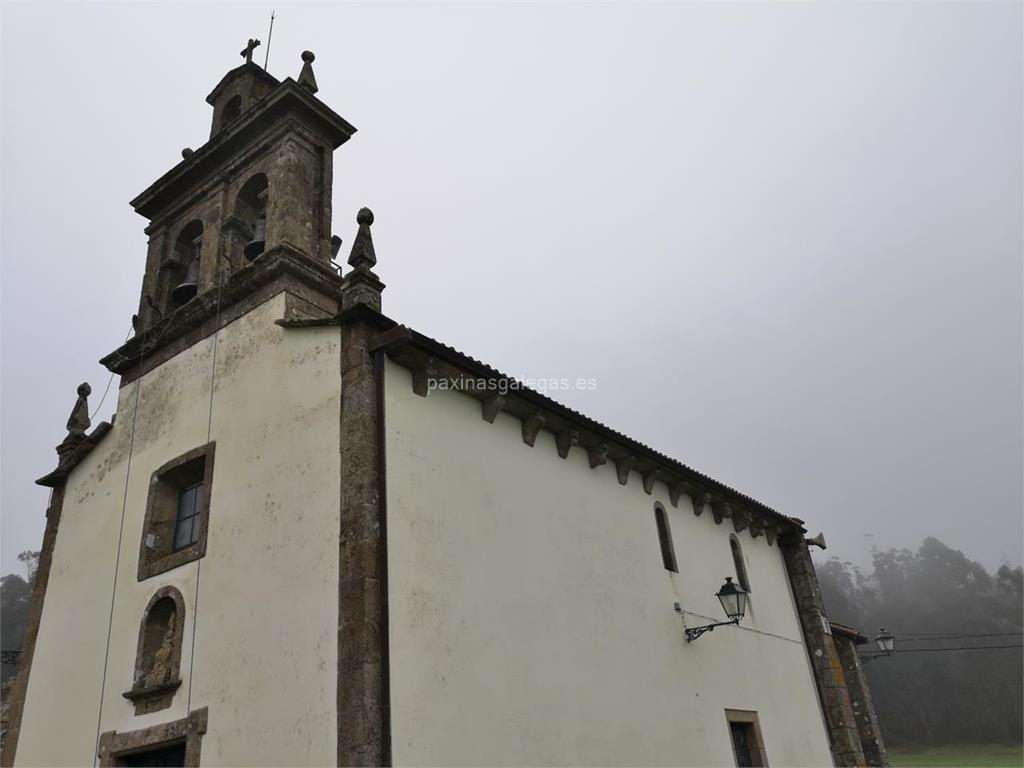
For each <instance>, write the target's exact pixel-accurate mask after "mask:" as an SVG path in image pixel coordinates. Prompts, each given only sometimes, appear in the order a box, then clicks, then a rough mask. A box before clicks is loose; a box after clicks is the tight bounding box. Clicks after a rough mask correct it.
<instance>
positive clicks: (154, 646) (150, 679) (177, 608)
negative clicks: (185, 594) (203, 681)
mask: <svg viewBox="0 0 1024 768" xmlns="http://www.w3.org/2000/svg"><path fill="white" fill-rule="evenodd" d="M184 629H185V601H184V600H183V599H182V597H181V592H179V591H178V590H177V589H175V588H174V587H171V586H167V587H161V588H160V589H158V590H157V591H156V593H155V594H154V595H153V597H152V598H150V600H149V604H148V605H147V606H146V610H145V612H144V613H143V614H142V623H141V625H140V626H139V641H138V648H137V650H136V653H135V674H134V679H133V681H132V687H131V689H130V690H128V691H125V693H124V694H123V695H124V697H125V698H126V699H128V700H129V701H132V702H134V704H135V714H136V715H143V714H147V713H149V712H159V711H160V710H161V709H167V707H169V706H171V701H172V700H173V699H174V693H175V691H177V690H178V688H179V686H181V675H180V669H181V642H182V637H183V636H184Z"/></svg>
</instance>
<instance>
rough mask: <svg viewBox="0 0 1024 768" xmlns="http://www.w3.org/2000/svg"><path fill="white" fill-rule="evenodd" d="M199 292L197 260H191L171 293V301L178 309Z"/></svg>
mask: <svg viewBox="0 0 1024 768" xmlns="http://www.w3.org/2000/svg"><path fill="white" fill-rule="evenodd" d="M198 291H199V259H192V261H190V262H189V265H188V271H187V272H186V273H185V279H184V280H182V281H181V282H180V283H179V284H178V285H177V286H175V288H174V290H173V291H171V300H172V301H173V302H174V303H175V304H177V305H178V306H179V307H180V306H182V305H184V304H186V303H188V302H189V301H191V300H192V299H193V298H195V295H196V293H198Z"/></svg>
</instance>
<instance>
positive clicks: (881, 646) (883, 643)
mask: <svg viewBox="0 0 1024 768" xmlns="http://www.w3.org/2000/svg"><path fill="white" fill-rule="evenodd" d="M875 645H877V646H878V650H879V651H881V652H882V653H884V654H885V655H886V656H892V649H893V646H894V645H896V636H895V635H894V634H893V633H892V632H886V631H885V630H884V629H880V630H878V635H877V636H876V637H875Z"/></svg>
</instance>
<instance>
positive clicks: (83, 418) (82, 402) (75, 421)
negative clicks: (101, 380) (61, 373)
mask: <svg viewBox="0 0 1024 768" xmlns="http://www.w3.org/2000/svg"><path fill="white" fill-rule="evenodd" d="M91 394H92V387H90V386H89V384H88V382H82V383H81V384H79V385H78V399H77V400H76V401H75V407H74V408H72V409H71V416H70V417H68V425H67V427H68V434H67V437H65V438H64V440H63V442H61V444H60V445H58V446H57V454H58V455H59V456H61V457H63V456H64V455H65V454H66V453H67V452H68V451H70V450H71V449H72V448H74V447H75V446H76V445H78V444H79V443H81V442H82V441H83V440H85V430H87V429H88V428H89V425H90V424H91V422H90V421H89V399H88V398H89V395H91Z"/></svg>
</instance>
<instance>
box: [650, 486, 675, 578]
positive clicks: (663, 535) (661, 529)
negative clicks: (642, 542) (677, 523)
mask: <svg viewBox="0 0 1024 768" xmlns="http://www.w3.org/2000/svg"><path fill="white" fill-rule="evenodd" d="M654 522H655V524H656V525H657V526H658V543H659V544H660V545H661V562H662V564H663V565H664V566H665V570H666V571H671V572H672V573H679V565H678V564H677V563H676V549H675V546H674V545H673V544H672V529H671V528H669V527H668V513H666V512H665V507H663V506H662V505H661V504H660V503H656V504H655V505H654Z"/></svg>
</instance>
